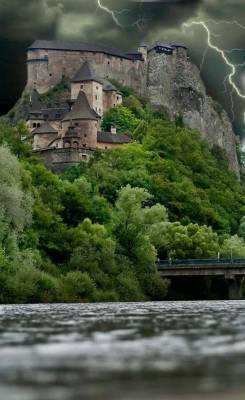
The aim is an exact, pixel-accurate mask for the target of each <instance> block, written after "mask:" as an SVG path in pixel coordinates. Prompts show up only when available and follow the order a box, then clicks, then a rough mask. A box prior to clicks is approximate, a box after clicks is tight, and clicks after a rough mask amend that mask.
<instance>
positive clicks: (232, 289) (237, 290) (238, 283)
mask: <svg viewBox="0 0 245 400" xmlns="http://www.w3.org/2000/svg"><path fill="white" fill-rule="evenodd" d="M243 279H244V277H243V276H232V277H229V278H228V279H227V281H228V290H229V300H241V299H242V281H243Z"/></svg>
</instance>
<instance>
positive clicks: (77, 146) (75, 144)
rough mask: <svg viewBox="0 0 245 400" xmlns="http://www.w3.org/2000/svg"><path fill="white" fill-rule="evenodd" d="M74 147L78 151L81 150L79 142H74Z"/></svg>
mask: <svg viewBox="0 0 245 400" xmlns="http://www.w3.org/2000/svg"><path fill="white" fill-rule="evenodd" d="M73 147H75V148H76V149H78V148H79V143H78V142H77V141H74V142H73Z"/></svg>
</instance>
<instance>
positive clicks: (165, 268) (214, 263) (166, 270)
mask: <svg viewBox="0 0 245 400" xmlns="http://www.w3.org/2000/svg"><path fill="white" fill-rule="evenodd" d="M157 268H158V271H159V273H160V274H161V276H162V277H164V278H174V277H177V276H180V277H184V276H185V277H195V276H211V277H214V276H223V277H224V278H225V279H226V280H227V282H228V287H229V299H230V300H240V299H241V298H242V293H241V288H242V281H243V279H244V277H245V259H223V260H217V259H216V260H215V259H214V260H212V259H208V260H173V261H172V260H167V261H166V260H159V261H158V262H157Z"/></svg>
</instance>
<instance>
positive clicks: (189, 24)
mask: <svg viewBox="0 0 245 400" xmlns="http://www.w3.org/2000/svg"><path fill="white" fill-rule="evenodd" d="M209 22H212V23H214V24H216V25H220V24H229V25H236V26H238V27H239V28H241V29H244V30H245V26H243V25H241V24H240V23H238V22H237V21H219V22H217V21H213V20H208V21H191V22H186V23H184V24H183V27H184V28H191V27H192V26H195V25H196V26H201V27H203V29H204V30H205V32H206V33H207V46H206V49H205V51H204V55H203V58H202V63H201V67H202V66H203V64H204V62H205V58H206V54H207V49H208V48H210V49H212V50H214V51H215V52H216V53H218V54H219V55H220V56H221V58H222V60H223V61H224V63H225V64H226V65H227V67H228V68H229V69H230V73H229V74H228V75H227V76H226V77H225V80H224V86H225V89H226V91H227V82H229V84H230V86H231V91H230V99H231V112H232V115H233V121H234V118H235V113H234V100H233V94H234V93H236V94H237V96H239V97H240V98H241V99H243V100H244V99H245V94H244V93H242V91H241V89H240V88H239V87H238V85H237V84H236V83H235V82H234V77H235V75H236V74H237V68H239V67H244V66H245V62H244V63H240V64H233V63H232V62H231V61H230V60H229V58H228V57H227V53H232V52H235V51H241V50H242V49H232V50H223V49H221V48H219V47H218V46H217V45H215V44H214V43H213V40H212V38H213V36H217V35H214V34H213V33H212V32H211V31H210V29H209V27H208V23H209ZM244 122H245V112H244Z"/></svg>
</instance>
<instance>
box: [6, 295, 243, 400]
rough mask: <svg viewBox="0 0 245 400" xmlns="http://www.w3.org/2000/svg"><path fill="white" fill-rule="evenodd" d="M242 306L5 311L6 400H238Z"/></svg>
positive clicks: (175, 304) (148, 305)
mask: <svg viewBox="0 0 245 400" xmlns="http://www.w3.org/2000/svg"><path fill="white" fill-rule="evenodd" d="M244 395H245V302H243V301H238V302H166V303H159V302H155V303H143V304H142V303H141V304H139V303H128V304H92V305H91V304H83V305H64V304H61V305H32V306H0V399H1V400H44V399H45V400H56V399H57V400H76V399H82V400H114V399H116V400H146V399H147V400H172V399H173V400H179V399H181V400H183V399H184V400H187V399H188V400H198V399H201V400H206V399H209V400H219V399H220V400H221V399H222V400H233V399H234V400H241V399H244Z"/></svg>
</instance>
